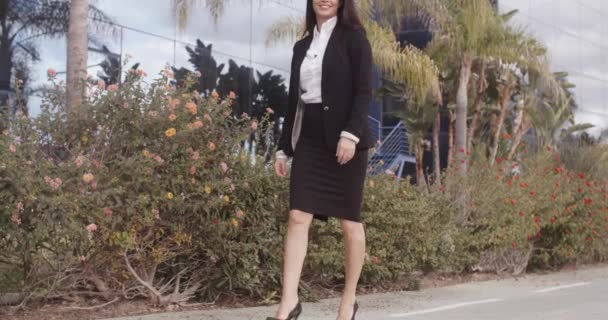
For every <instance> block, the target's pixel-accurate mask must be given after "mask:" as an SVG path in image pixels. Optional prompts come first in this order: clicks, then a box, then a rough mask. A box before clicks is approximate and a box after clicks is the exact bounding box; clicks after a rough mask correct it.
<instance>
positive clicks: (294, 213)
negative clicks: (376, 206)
mask: <svg viewBox="0 0 608 320" xmlns="http://www.w3.org/2000/svg"><path fill="white" fill-rule="evenodd" d="M312 219H313V215H312V213H308V212H304V211H301V210H295V209H294V210H291V211H289V225H290V226H295V227H304V228H308V226H310V224H311V223H312Z"/></svg>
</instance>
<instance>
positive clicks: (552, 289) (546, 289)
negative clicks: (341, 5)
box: [534, 282, 591, 293]
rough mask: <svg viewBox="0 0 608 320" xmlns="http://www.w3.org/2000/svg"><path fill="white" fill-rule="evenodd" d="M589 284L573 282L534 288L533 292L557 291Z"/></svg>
mask: <svg viewBox="0 0 608 320" xmlns="http://www.w3.org/2000/svg"><path fill="white" fill-rule="evenodd" d="M590 284H591V282H578V283H573V284H566V285H563V286H557V287H551V288H545V289H540V290H536V291H534V292H535V293H546V292H551V291H557V290H562V289H568V288H575V287H581V286H587V285H590Z"/></svg>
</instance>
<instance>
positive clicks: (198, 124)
mask: <svg viewBox="0 0 608 320" xmlns="http://www.w3.org/2000/svg"><path fill="white" fill-rule="evenodd" d="M202 126H203V122H202V121H200V120H197V121H194V123H192V128H194V129H198V128H201V127H202Z"/></svg>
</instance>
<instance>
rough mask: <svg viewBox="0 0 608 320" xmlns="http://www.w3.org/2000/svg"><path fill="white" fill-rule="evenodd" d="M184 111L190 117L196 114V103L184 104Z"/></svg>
mask: <svg viewBox="0 0 608 320" xmlns="http://www.w3.org/2000/svg"><path fill="white" fill-rule="evenodd" d="M186 111H187V112H188V113H190V114H192V115H194V114H196V112H197V107H196V103H194V102H188V103H186Z"/></svg>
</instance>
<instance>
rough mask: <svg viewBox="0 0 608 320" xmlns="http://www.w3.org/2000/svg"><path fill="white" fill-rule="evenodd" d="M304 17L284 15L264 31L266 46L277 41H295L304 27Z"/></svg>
mask: <svg viewBox="0 0 608 320" xmlns="http://www.w3.org/2000/svg"><path fill="white" fill-rule="evenodd" d="M305 25H306V21H305V20H304V17H296V16H285V17H283V18H281V20H279V21H277V22H275V23H274V24H272V26H270V28H269V29H268V30H267V31H266V40H265V44H266V47H270V46H272V45H275V44H277V43H279V42H284V41H285V42H295V40H296V39H298V38H299V37H300V36H301V35H302V34H303V33H304V30H305V29H306V27H305Z"/></svg>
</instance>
